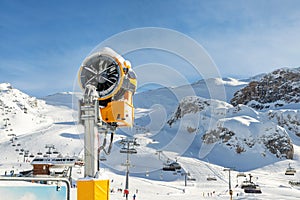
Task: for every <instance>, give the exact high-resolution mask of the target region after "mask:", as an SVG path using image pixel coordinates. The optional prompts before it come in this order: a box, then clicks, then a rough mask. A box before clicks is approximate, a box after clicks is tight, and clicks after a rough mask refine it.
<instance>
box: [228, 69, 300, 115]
mask: <svg viewBox="0 0 300 200" xmlns="http://www.w3.org/2000/svg"><path fill="white" fill-rule="evenodd" d="M299 102H300V68H282V69H278V70H275V71H273V72H271V73H268V74H266V75H264V76H263V77H262V78H261V79H260V80H255V81H251V82H250V83H249V84H248V85H247V86H246V87H244V88H242V89H240V90H238V91H237V92H236V93H235V94H234V97H233V98H232V99H231V101H230V103H231V104H232V105H234V106H236V105H238V104H244V105H248V106H250V107H252V108H255V109H258V110H261V109H269V108H277V107H281V106H283V105H285V104H288V103H299Z"/></svg>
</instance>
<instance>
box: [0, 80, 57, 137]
mask: <svg viewBox="0 0 300 200" xmlns="http://www.w3.org/2000/svg"><path fill="white" fill-rule="evenodd" d="M0 111H1V115H0V141H1V140H6V139H7V138H10V136H9V135H11V134H15V135H22V134H26V133H30V132H32V131H35V130H37V129H39V128H45V127H48V126H50V125H52V124H53V121H52V119H51V118H48V117H47V116H46V115H45V114H44V113H46V112H47V111H48V107H47V105H46V104H45V102H44V101H41V100H38V99H36V98H35V97H30V96H28V95H27V94H24V93H22V92H21V91H19V90H18V89H14V88H13V87H12V86H11V85H10V84H9V83H2V84H0Z"/></svg>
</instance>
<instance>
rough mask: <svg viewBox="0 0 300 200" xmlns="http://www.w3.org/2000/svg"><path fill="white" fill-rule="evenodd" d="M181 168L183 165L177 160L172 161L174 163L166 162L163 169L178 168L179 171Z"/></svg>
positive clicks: (174, 169) (173, 169)
mask: <svg viewBox="0 0 300 200" xmlns="http://www.w3.org/2000/svg"><path fill="white" fill-rule="evenodd" d="M180 169H181V166H180V164H179V163H177V162H172V163H169V164H166V165H165V166H164V167H163V171H176V170H178V171H179V170H180Z"/></svg>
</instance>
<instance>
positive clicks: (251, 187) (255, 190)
mask: <svg viewBox="0 0 300 200" xmlns="http://www.w3.org/2000/svg"><path fill="white" fill-rule="evenodd" d="M244 192H245V193H256V194H261V193H262V192H261V189H260V187H259V185H256V184H254V183H250V184H249V185H248V186H247V187H245V188H244Z"/></svg>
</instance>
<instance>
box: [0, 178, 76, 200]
mask: <svg viewBox="0 0 300 200" xmlns="http://www.w3.org/2000/svg"><path fill="white" fill-rule="evenodd" d="M0 181H61V182H64V183H66V185H67V200H70V193H71V184H70V182H69V180H68V179H65V178H50V177H49V178H48V177H44V178H42V177H0Z"/></svg>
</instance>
